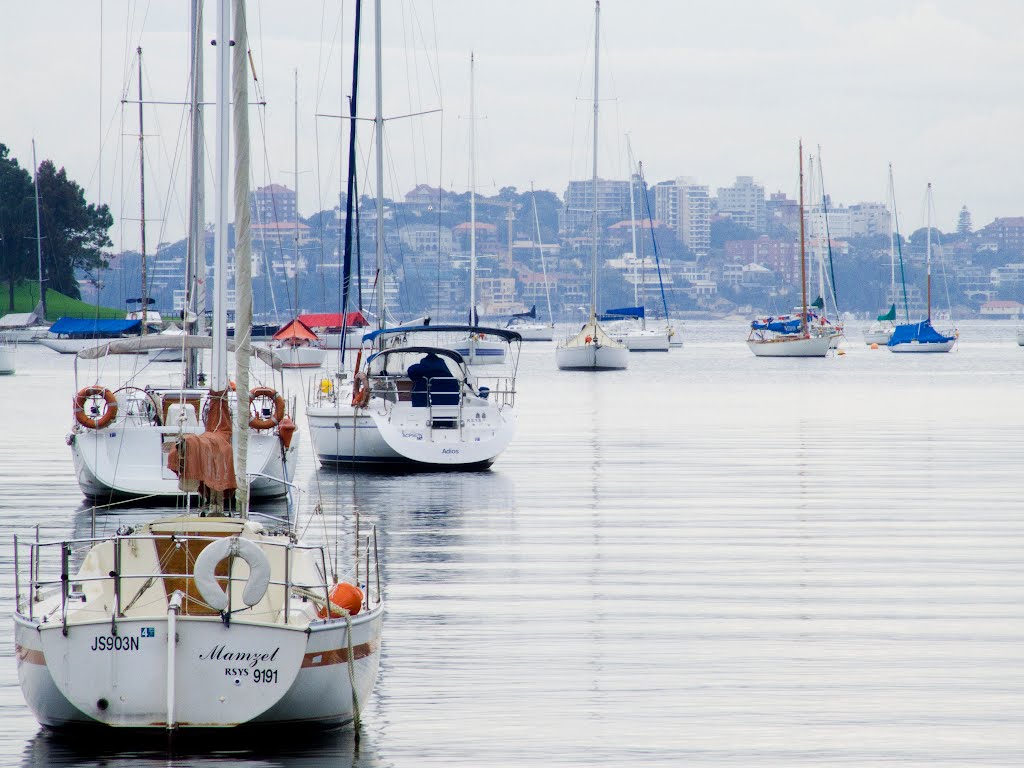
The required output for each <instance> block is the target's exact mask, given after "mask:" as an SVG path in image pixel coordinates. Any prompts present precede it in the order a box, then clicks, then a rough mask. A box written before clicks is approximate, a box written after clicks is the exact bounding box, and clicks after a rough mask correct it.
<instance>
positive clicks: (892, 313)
mask: <svg viewBox="0 0 1024 768" xmlns="http://www.w3.org/2000/svg"><path fill="white" fill-rule="evenodd" d="M878 322H880V323H886V322H888V323H894V322H896V305H895V304H893V305H892V306H891V307H889V311H888V312H886V313H885V314H884V315H879V316H878Z"/></svg>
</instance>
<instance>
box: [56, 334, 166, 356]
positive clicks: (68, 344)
mask: <svg viewBox="0 0 1024 768" xmlns="http://www.w3.org/2000/svg"><path fill="white" fill-rule="evenodd" d="M109 341H114V339H49V338H46V339H39V343H40V344H42V345H43V346H44V347H49V348H50V349H52V350H53V351H54V352H60V353H61V354H62V355H77V354H78V353H79V352H81V351H82V350H83V349H92V348H93V347H98V346H100V345H101V344H106V343H107V342H109ZM134 354H137V355H145V354H146V350H144V349H143V350H140V351H138V352H136V353H134Z"/></svg>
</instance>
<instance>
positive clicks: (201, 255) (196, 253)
mask: <svg viewBox="0 0 1024 768" xmlns="http://www.w3.org/2000/svg"><path fill="white" fill-rule="evenodd" d="M190 15H191V24H190V26H189V52H190V55H191V61H192V67H191V69H192V77H191V80H192V82H191V83H190V86H191V87H190V89H189V103H190V108H191V110H192V113H191V115H190V117H191V131H192V136H191V159H190V165H191V168H192V174H191V177H190V179H189V206H188V241H187V256H186V262H187V264H186V269H185V306H184V310H185V311H184V313H183V317H182V325H183V326H184V327H185V331H186V332H187V333H194V334H195V335H197V336H202V335H204V331H205V326H206V232H205V230H204V226H203V218H204V204H203V185H204V182H205V177H204V174H205V172H204V169H203V115H202V111H201V105H202V101H203V55H202V50H203V43H202V40H203V0H192V3H191V14H190ZM189 313H191V314H192V315H194V316H195V317H194V319H193V320H191V321H190V320H189ZM190 326H191V327H190ZM200 359H201V358H200V354H199V350H197V349H189V351H188V357H187V360H186V363H185V386H188V387H194V386H196V384H197V381H198V371H199V361H200Z"/></svg>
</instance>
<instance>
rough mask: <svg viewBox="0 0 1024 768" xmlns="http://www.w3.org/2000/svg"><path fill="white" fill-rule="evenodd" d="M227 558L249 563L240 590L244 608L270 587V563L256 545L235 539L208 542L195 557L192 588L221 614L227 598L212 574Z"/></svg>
mask: <svg viewBox="0 0 1024 768" xmlns="http://www.w3.org/2000/svg"><path fill="white" fill-rule="evenodd" d="M229 555H234V556H236V557H240V558H242V559H243V560H245V562H247V563H248V564H249V579H248V581H247V582H246V585H245V589H244V590H242V600H243V602H245V604H246V605H248V606H253V605H256V603H258V602H259V601H260V600H262V599H263V596H264V595H265V594H266V593H267V587H268V586H270V561H269V560H267V556H266V555H265V554H264V553H263V550H262V549H260V547H259V545H258V544H255V543H254V542H252V541H249V539H243V538H240V537H238V536H229V537H226V538H223V539H217V540H216V541H212V542H210V543H209V544H207V545H206V547H205V548H204V549H203V551H202V552H200V553H199V557H197V558H196V565H195V570H194V571H193V574H194V576H195V581H196V589H198V590H199V594H200V595H202V596H203V600H205V601H206V604H207V605H209V606H210V607H211V608H213V609H214V610H215V611H223V610H225V609H226V608H227V607H228V596H227V594H225V592H224V589H223V588H222V587H221V585H220V583H219V582H218V581H217V577H216V575H215V571H216V570H217V565H218V564H219V563H220V561H221V560H223V559H224V558H225V557H228V556H229Z"/></svg>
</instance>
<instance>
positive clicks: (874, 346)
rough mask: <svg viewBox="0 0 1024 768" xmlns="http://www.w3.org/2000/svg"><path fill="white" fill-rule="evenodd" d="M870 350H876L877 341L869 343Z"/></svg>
mask: <svg viewBox="0 0 1024 768" xmlns="http://www.w3.org/2000/svg"><path fill="white" fill-rule="evenodd" d="M871 348H872V349H878V342H877V341H873V342H871Z"/></svg>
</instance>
